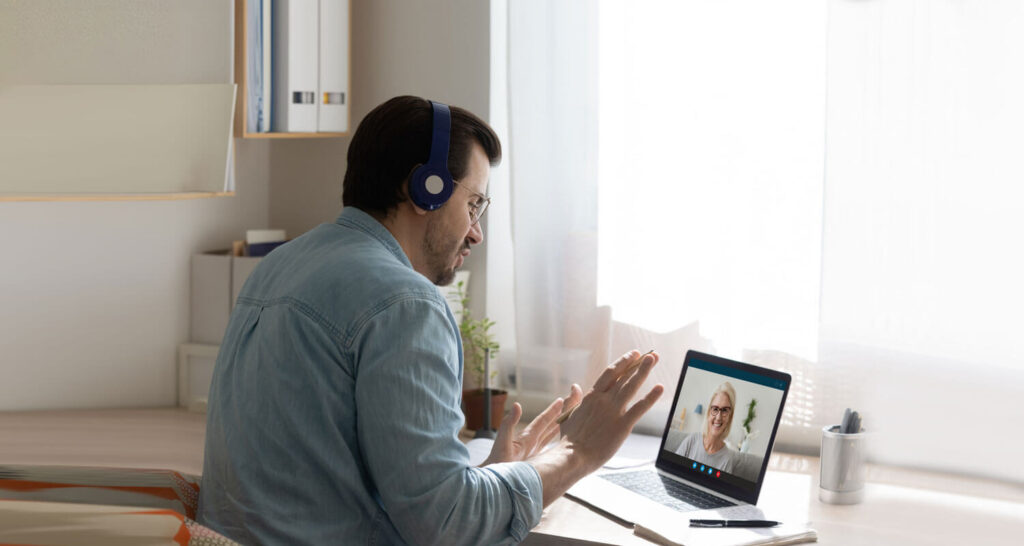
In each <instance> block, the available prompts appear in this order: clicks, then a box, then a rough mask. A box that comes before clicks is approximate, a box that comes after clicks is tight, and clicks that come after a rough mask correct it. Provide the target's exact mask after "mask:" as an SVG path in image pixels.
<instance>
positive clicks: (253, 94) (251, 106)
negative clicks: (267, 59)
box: [245, 0, 264, 132]
mask: <svg viewBox="0 0 1024 546" xmlns="http://www.w3.org/2000/svg"><path fill="white" fill-rule="evenodd" d="M246 3H247V9H246V12H245V34H246V37H245V41H246V48H245V49H246V51H245V59H246V60H245V62H246V64H247V68H248V70H246V82H245V85H246V87H245V89H246V97H245V100H246V104H245V127H246V130H247V131H250V132H252V131H258V130H259V129H258V127H259V121H260V108H261V104H260V103H261V100H262V98H263V96H262V94H263V81H264V78H263V44H262V43H261V38H260V37H261V36H262V33H261V29H260V14H261V11H260V9H259V8H260V3H261V0H246Z"/></svg>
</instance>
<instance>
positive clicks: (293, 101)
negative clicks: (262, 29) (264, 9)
mask: <svg viewBox="0 0 1024 546" xmlns="http://www.w3.org/2000/svg"><path fill="white" fill-rule="evenodd" d="M318 10H319V2H318V0H276V1H274V2H273V10H272V13H271V19H272V22H271V24H272V25H273V36H272V37H271V40H272V41H273V44H274V47H273V48H271V50H272V51H273V55H272V59H271V70H272V74H273V79H274V82H273V88H272V90H271V93H272V96H271V101H272V104H273V108H272V110H271V116H272V117H271V119H272V127H273V130H274V131H280V132H316V130H317V101H316V94H317V85H318V83H319V82H318V77H317V71H318V65H319V63H318V57H319V50H320V46H319V40H320V37H319V34H320V32H319V31H320V26H319V23H318V19H319V17H318V13H317V12H318Z"/></svg>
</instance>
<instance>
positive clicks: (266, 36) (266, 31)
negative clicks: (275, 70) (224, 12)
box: [259, 0, 274, 133]
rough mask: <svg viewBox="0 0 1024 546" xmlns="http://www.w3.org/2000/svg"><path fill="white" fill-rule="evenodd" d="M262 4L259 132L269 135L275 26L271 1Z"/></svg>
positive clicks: (264, 1) (265, 0)
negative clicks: (261, 79) (261, 80)
mask: <svg viewBox="0 0 1024 546" xmlns="http://www.w3.org/2000/svg"><path fill="white" fill-rule="evenodd" d="M261 4H262V5H261V6H260V9H261V16H260V32H261V33H262V34H261V38H262V43H261V44H260V45H261V48H262V51H263V59H262V61H263V82H262V84H263V93H262V95H261V99H262V100H261V102H260V123H259V132H261V133H269V132H270V126H271V121H272V116H271V107H270V105H271V100H272V97H273V96H274V94H273V89H272V78H271V74H272V72H271V64H272V63H271V52H272V51H273V50H274V48H273V45H274V43H273V38H272V36H273V34H274V32H273V25H272V23H271V21H273V17H272V14H271V9H270V6H271V0H262V1H261Z"/></svg>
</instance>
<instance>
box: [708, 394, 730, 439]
mask: <svg viewBox="0 0 1024 546" xmlns="http://www.w3.org/2000/svg"><path fill="white" fill-rule="evenodd" d="M719 393H721V394H724V395H726V396H728V397H729V404H732V408H731V410H732V411H730V412H729V424H728V425H726V426H725V435H724V436H723V437H722V438H728V437H729V433H730V432H732V418H733V417H734V416H735V415H736V389H734V388H732V384H730V383H729V382H728V381H726V382H725V383H722V384H721V385H719V386H718V388H717V389H715V392H713V393H711V398H708V406H707V410H706V411H705V412H704V436H707V435H708V430H709V429H710V427H711V402H712V401H714V399H715V397H716V396H718V394H719Z"/></svg>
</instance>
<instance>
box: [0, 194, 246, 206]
mask: <svg viewBox="0 0 1024 546" xmlns="http://www.w3.org/2000/svg"><path fill="white" fill-rule="evenodd" d="M234 195H235V192H233V191H226V192H182V193H145V194H142V193H138V194H135V193H125V194H120V193H112V194H78V195H72V194H67V195H60V194H56V195H2V194H0V203H4V202H9V201H180V200H183V199H207V198H210V197H233V196H234Z"/></svg>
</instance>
